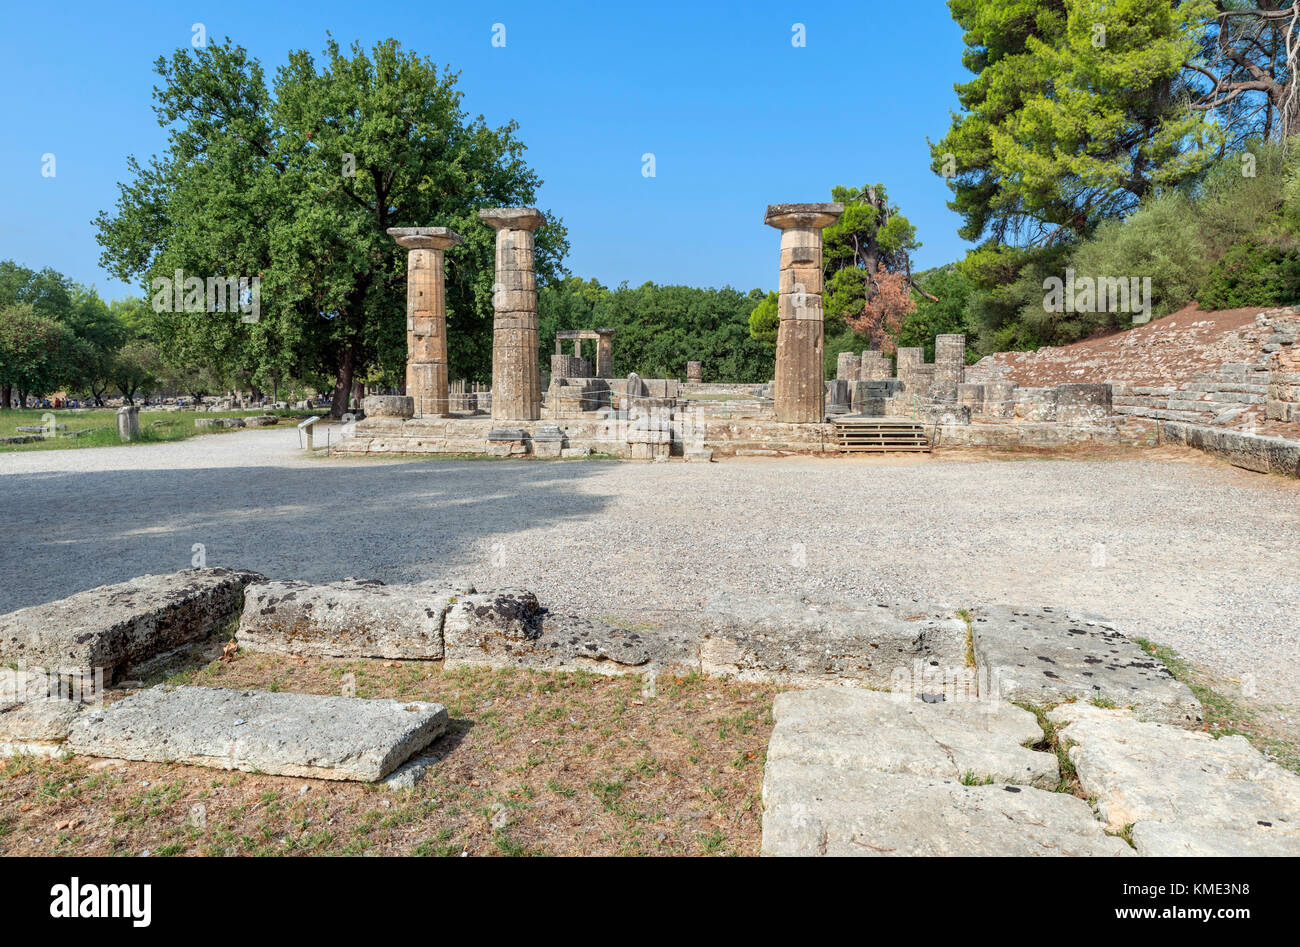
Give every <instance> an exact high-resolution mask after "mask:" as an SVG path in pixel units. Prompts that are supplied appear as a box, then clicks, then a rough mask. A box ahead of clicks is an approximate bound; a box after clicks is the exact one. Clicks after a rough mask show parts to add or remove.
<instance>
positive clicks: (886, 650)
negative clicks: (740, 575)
mask: <svg viewBox="0 0 1300 947" xmlns="http://www.w3.org/2000/svg"><path fill="white" fill-rule="evenodd" d="M700 626H701V628H702V634H703V640H702V641H701V644H700V663H701V669H702V670H703V672H704V673H706V674H713V675H729V676H731V677H735V678H738V679H741V680H764V681H769V680H770V681H776V682H778V683H783V684H803V685H809V686H815V685H817V684H826V683H834V682H844V683H850V682H852V683H859V684H865V685H868V686H872V687H879V688H888V687H890V685H891V683H892V682H896V681H897V680H898V679H899V676H900V675H902V676H904V677H908V678H910V677H911V676H913V674H914V670H913V669H914V668H916V667H918V666H924V667H929V668H940V667H944V666H951V667H953V668H963V667H964V666H965V660H966V659H965V654H966V624H965V622H964V621H962V620H961V619H960V618H958V617H957V615H956V614H955V613H954V612H952V611H950V610H948V609H945V608H938V607H933V606H925V605H913V604H906V605H876V604H872V603H858V602H827V603H821V604H810V603H808V602H806V601H804V600H802V599H801V598H797V597H795V596H790V597H783V596H782V597H777V596H751V595H741V594H733V593H725V594H722V595H718V596H715V597H714V598H713V599H712V600H710V602H709V603H708V604H707V605H706V606H705V608H704V610H703V612H702V613H701V615H700ZM918 662H919V665H918Z"/></svg>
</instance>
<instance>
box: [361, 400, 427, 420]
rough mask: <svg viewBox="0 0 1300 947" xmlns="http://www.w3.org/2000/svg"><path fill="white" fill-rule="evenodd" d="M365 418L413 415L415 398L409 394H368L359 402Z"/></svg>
mask: <svg viewBox="0 0 1300 947" xmlns="http://www.w3.org/2000/svg"><path fill="white" fill-rule="evenodd" d="M361 409H362V410H363V411H365V413H366V417H367V418H412V417H415V399H414V398H413V397H411V396H409V395H369V396H367V397H366V398H364V399H363V400H362V402H361Z"/></svg>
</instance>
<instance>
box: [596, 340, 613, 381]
mask: <svg viewBox="0 0 1300 947" xmlns="http://www.w3.org/2000/svg"><path fill="white" fill-rule="evenodd" d="M596 377H597V378H613V377H614V332H613V330H612V329H610V330H607V331H604V332H601V333H600V338H598V339H597V340H596Z"/></svg>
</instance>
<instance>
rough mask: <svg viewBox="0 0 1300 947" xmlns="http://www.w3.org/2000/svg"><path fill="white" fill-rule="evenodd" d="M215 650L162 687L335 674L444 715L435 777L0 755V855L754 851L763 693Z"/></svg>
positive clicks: (326, 680)
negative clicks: (354, 776) (228, 654)
mask: <svg viewBox="0 0 1300 947" xmlns="http://www.w3.org/2000/svg"><path fill="white" fill-rule="evenodd" d="M221 637H222V636H220V635H217V636H213V638H212V639H210V640H209V641H208V642H206V643H204V645H203V646H202V647H200V648H197V649H195V650H194V652H193V653H192V654H191V655H189V656H188V657H187V658H186V659H185V662H184V663H183V667H182V668H181V670H180V671H179V672H177V673H173V674H172V676H171V677H170V678H167V680H169V681H171V682H173V683H175V682H177V681H178V678H182V677H188V679H189V680H190V682H191V683H193V684H194V685H196V686H222V687H232V688H256V689H266V688H267V687H268V686H269V685H270V683H271V682H273V681H279V682H280V683H282V684H283V685H284V687H285V689H286V690H291V691H294V692H298V693H315V694H337V693H338V692H339V686H340V679H341V678H342V676H343V675H345V674H352V675H354V676H355V679H356V682H357V690H358V694H359V695H364V696H367V697H383V698H391V699H396V700H402V701H414V700H432V701H437V702H438V703H441V704H443V705H444V706H446V707H447V708H448V712H449V714H450V716H451V718H452V719H451V721H450V725H449V727H448V730H447V732H446V734H444V736H443V737H442V738H440V739H439V740H438V741H437V742H436V743H435V744H434V745H433V746H432V747H431V748H430V751H431V752H432V753H433V754H434V755H436V756H437V757H439V760H440V761H439V762H438V763H436V764H434V765H433V766H432V767H431V768H430V771H429V773H428V775H427V776H426V777H425V779H424V780H423V781H422V782H421V783H419V784H418V785H417V786H415V787H414V788H413V789H411V790H408V791H405V792H402V793H391V792H388V791H386V790H382V789H376V788H375V787H372V786H369V785H363V784H353V783H347V782H333V781H329V780H315V779H304V778H301V777H297V778H294V777H287V776H271V775H267V774H265V773H243V772H225V771H216V770H211V769H205V768H201V767H194V766H184V765H180V764H162V763H126V764H123V765H122V766H120V767H115V768H112V769H99V770H94V771H91V770H89V769H88V766H87V764H86V762H84V761H83V760H80V759H78V758H76V757H72V758H69V759H46V758H32V757H29V758H26V759H23V758H17V757H15V758H9V759H0V813H2V814H3V816H0V817H2V818H5V819H7V820H8V821H7V822H4V823H0V854H2V855H48V854H51V853H52V852H53V853H57V854H64V855H91V856H95V855H136V854H139V853H140V852H143V851H150V852H153V853H156V854H163V853H167V854H171V853H172V852H173V851H174V852H175V853H177V854H183V855H227V856H233V855H257V856H285V855H289V856H292V855H301V854H308V853H310V854H338V855H363V854H370V855H403V856H405V855H416V856H430V857H457V856H459V855H460V854H461V853H468V854H469V855H472V856H483V855H490V856H497V857H504V856H511V857H513V856H518V855H576V854H590V855H656V854H657V855H704V854H730V855H754V854H757V853H758V850H759V847H760V843H761V832H762V806H761V783H762V762H763V758H764V754H765V750H766V746H767V741H768V738H769V737H770V735H771V729H772V724H773V721H772V716H771V703H772V699H773V697H774V696H775V694H776V688H775V687H772V686H769V685H764V684H757V683H753V682H737V681H728V680H718V679H706V678H703V677H701V676H699V675H687V676H684V677H671V676H669V675H665V676H662V677H660V679H659V692H658V696H656V697H646V696H643V695H642V693H641V688H642V681H641V679H640V678H639V676H635V675H629V676H626V677H606V676H604V675H599V674H592V673H590V672H572V673H569V672H541V671H525V670H521V669H510V668H505V669H498V668H490V667H464V668H453V669H450V670H448V669H445V668H443V667H442V666H440V665H438V664H434V663H419V662H409V663H402V664H400V665H399V666H397V667H388V666H386V665H387V663H388V662H384V661H361V660H331V659H304V660H301V661H299V660H296V659H294V660H288V659H286V658H284V657H283V656H277V655H271V654H262V653H256V652H243V653H236V654H235V656H234V659H233V660H232V661H225V662H222V661H218V660H217V658H218V656H219V655H220V650H221V649H220V646H221V643H222V642H221V641H220V638H221ZM172 667H178V665H172ZM131 676H132V677H134V678H135V679H137V680H138V679H139V677H138V675H135V674H132V675H131ZM669 692H671V694H672V696H671V697H669V696H667V695H668V693H669ZM124 693H125V691H124V690H123V689H118V690H113V691H111V692H110V694H109V697H108V699H109V700H113V699H117V697H118V696H120V695H123V694H124ZM200 803H201V804H202V806H203V812H204V818H203V819H202V820H201V821H198V822H196V821H195V820H194V819H193V817H192V813H193V811H194V808H195V806H196V805H197V804H200ZM485 814H486V815H485ZM493 817H496V818H495V824H494V818H493ZM76 819H79V820H80V822H78V823H75V824H74V825H73V826H72V827H67V826H68V824H69V823H70V822H72V820H76ZM61 826H63V827H64V828H60V827H61Z"/></svg>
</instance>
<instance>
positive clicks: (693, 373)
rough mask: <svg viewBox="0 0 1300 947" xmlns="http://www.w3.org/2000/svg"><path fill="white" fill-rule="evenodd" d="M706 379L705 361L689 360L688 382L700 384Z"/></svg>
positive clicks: (687, 368)
mask: <svg viewBox="0 0 1300 947" xmlns="http://www.w3.org/2000/svg"><path fill="white" fill-rule="evenodd" d="M703 381H704V363H703V362H687V363H686V384H688V385H698V384H701V383H702V382H703Z"/></svg>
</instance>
